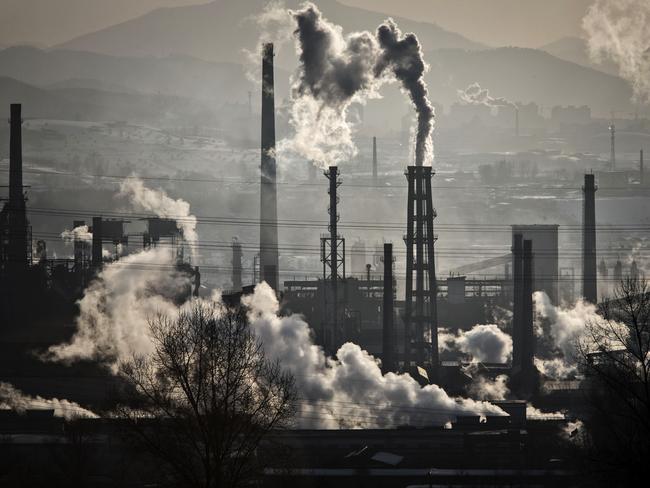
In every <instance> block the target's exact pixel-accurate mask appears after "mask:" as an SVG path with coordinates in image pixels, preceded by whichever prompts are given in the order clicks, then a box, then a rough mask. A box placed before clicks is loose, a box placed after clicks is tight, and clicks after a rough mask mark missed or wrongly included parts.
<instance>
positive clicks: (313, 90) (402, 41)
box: [278, 3, 433, 166]
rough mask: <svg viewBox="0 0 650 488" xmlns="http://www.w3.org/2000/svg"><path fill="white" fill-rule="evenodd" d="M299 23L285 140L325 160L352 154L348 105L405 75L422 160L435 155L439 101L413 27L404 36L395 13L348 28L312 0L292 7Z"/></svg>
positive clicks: (334, 160) (291, 146)
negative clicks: (365, 26)
mask: <svg viewBox="0 0 650 488" xmlns="http://www.w3.org/2000/svg"><path fill="white" fill-rule="evenodd" d="M291 14H292V16H293V18H294V20H295V23H296V30H295V37H296V50H297V54H298V55H299V58H300V67H299V70H298V73H297V76H296V77H295V78H294V82H293V85H292V100H291V111H290V120H291V124H292V126H293V128H294V131H295V135H294V137H293V138H291V139H285V140H283V141H280V143H279V145H278V146H279V149H281V150H282V149H285V150H292V151H295V152H297V153H299V154H300V155H302V156H303V157H305V158H307V159H310V160H313V161H315V162H317V163H318V164H319V165H321V166H330V165H335V164H338V163H339V162H341V161H344V160H346V159H350V158H351V157H353V156H354V155H355V154H356V152H357V150H356V147H355V145H354V143H353V142H352V127H351V122H350V121H349V120H348V109H349V107H350V105H351V104H352V103H360V104H365V103H366V102H367V100H368V99H371V98H378V97H379V96H380V95H379V91H378V90H379V88H380V87H381V85H382V84H384V83H386V82H391V81H399V82H400V83H401V84H402V88H403V89H404V90H405V91H406V92H407V93H408V94H409V96H410V97H411V100H412V102H413V104H414V106H415V109H416V112H417V116H418V130H417V136H416V151H415V153H416V164H418V165H422V164H423V163H424V162H429V160H430V157H431V155H432V152H433V145H432V141H431V133H432V130H433V108H432V106H431V103H430V102H429V100H428V97H427V88H426V85H425V83H424V79H423V74H424V72H425V70H426V64H425V63H424V60H423V58H422V50H421V48H420V44H419V42H418V39H417V37H416V36H415V35H414V34H407V35H405V36H403V35H402V34H401V32H400V31H399V29H398V28H397V26H396V25H395V23H394V22H393V21H392V20H390V19H389V20H387V21H386V22H385V23H384V24H382V25H380V26H379V28H378V29H377V32H376V34H372V33H370V32H368V31H363V32H355V33H351V34H348V35H343V32H342V29H341V27H340V26H337V25H334V24H332V23H331V22H329V21H328V20H327V19H325V18H324V17H323V15H322V14H321V12H320V10H319V9H318V8H317V7H316V6H315V5H314V4H311V3H307V4H305V5H304V7H303V8H302V9H300V10H297V11H291Z"/></svg>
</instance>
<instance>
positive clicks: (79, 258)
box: [72, 220, 86, 271]
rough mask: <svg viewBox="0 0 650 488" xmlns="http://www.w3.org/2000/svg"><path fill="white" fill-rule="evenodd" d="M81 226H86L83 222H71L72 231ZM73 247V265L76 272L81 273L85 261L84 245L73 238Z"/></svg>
mask: <svg viewBox="0 0 650 488" xmlns="http://www.w3.org/2000/svg"><path fill="white" fill-rule="evenodd" d="M83 225H86V222H84V221H83V220H74V221H73V222H72V228H73V229H76V228H77V227H81V226H83ZM73 246H74V265H75V268H76V269H77V271H81V268H82V266H83V264H84V260H85V256H84V248H85V246H86V243H85V242H84V241H82V240H81V239H78V238H75V240H74V242H73Z"/></svg>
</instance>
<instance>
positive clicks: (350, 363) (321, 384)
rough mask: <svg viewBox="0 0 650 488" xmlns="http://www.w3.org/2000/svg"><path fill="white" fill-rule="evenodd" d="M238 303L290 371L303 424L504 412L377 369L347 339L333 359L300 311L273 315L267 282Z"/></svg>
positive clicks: (426, 421)
mask: <svg viewBox="0 0 650 488" xmlns="http://www.w3.org/2000/svg"><path fill="white" fill-rule="evenodd" d="M242 303H243V304H244V305H245V306H247V307H248V308H249V319H250V321H251V326H252V328H253V330H254V331H255V332H256V334H257V335H258V336H259V337H260V338H261V340H262V342H263V344H264V350H265V352H266V354H267V355H268V356H269V357H270V358H275V359H278V360H279V361H280V362H281V364H282V365H283V366H284V367H285V368H287V369H288V370H289V371H290V372H292V373H293V374H294V375H295V378H296V382H297V385H298V391H299V395H300V397H301V399H302V402H301V403H300V413H299V416H300V420H301V424H302V425H303V426H311V427H320V428H339V427H368V426H375V427H388V426H396V425H402V424H410V425H434V424H435V425H443V424H445V423H447V422H449V421H451V420H453V419H454V418H455V417H456V415H462V414H475V415H479V414H484V415H485V414H491V415H504V412H503V411H502V410H501V409H500V408H498V407H497V406H495V405H492V404H490V403H487V402H481V401H475V400H470V399H460V398H457V399H454V398H451V397H450V396H449V395H447V393H446V392H445V391H444V390H443V389H442V388H440V387H439V386H437V385H427V386H425V387H421V386H420V385H419V384H418V383H417V382H416V381H415V380H414V379H413V378H411V376H409V375H408V374H401V375H398V374H394V373H387V374H385V375H382V373H381V369H380V368H379V365H378V362H377V360H376V359H375V358H373V357H372V356H371V355H370V354H368V353H367V352H366V351H364V350H362V349H361V348H360V347H359V346H358V345H356V344H352V343H350V342H348V343H346V344H343V345H342V346H341V347H340V348H339V350H338V352H337V354H336V359H332V358H328V357H327V356H326V355H325V353H324V352H323V350H322V349H321V348H320V347H319V346H317V345H315V344H314V342H313V340H312V335H311V331H310V329H309V326H308V325H307V324H306V323H305V322H304V321H303V320H302V318H301V317H299V316H297V315H292V316H290V317H280V316H278V311H279V305H278V301H277V298H276V296H275V293H274V292H273V290H272V289H271V288H270V287H269V286H268V285H267V284H266V283H262V284H260V285H258V286H257V287H256V288H255V292H254V293H253V295H250V296H248V297H244V298H243V299H242Z"/></svg>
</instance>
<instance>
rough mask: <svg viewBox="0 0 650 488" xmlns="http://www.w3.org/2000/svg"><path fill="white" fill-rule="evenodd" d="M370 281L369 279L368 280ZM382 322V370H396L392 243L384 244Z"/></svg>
mask: <svg viewBox="0 0 650 488" xmlns="http://www.w3.org/2000/svg"><path fill="white" fill-rule="evenodd" d="M368 281H370V280H368ZM383 313H384V317H383V319H384V320H383V324H382V356H381V365H382V371H383V372H384V373H388V372H389V371H395V370H396V364H395V333H394V331H393V315H394V313H393V245H392V244H390V243H385V244H384V303H383Z"/></svg>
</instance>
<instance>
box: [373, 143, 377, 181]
mask: <svg viewBox="0 0 650 488" xmlns="http://www.w3.org/2000/svg"><path fill="white" fill-rule="evenodd" d="M372 180H373V182H375V183H376V182H377V138H376V137H374V136H373V138H372Z"/></svg>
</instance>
